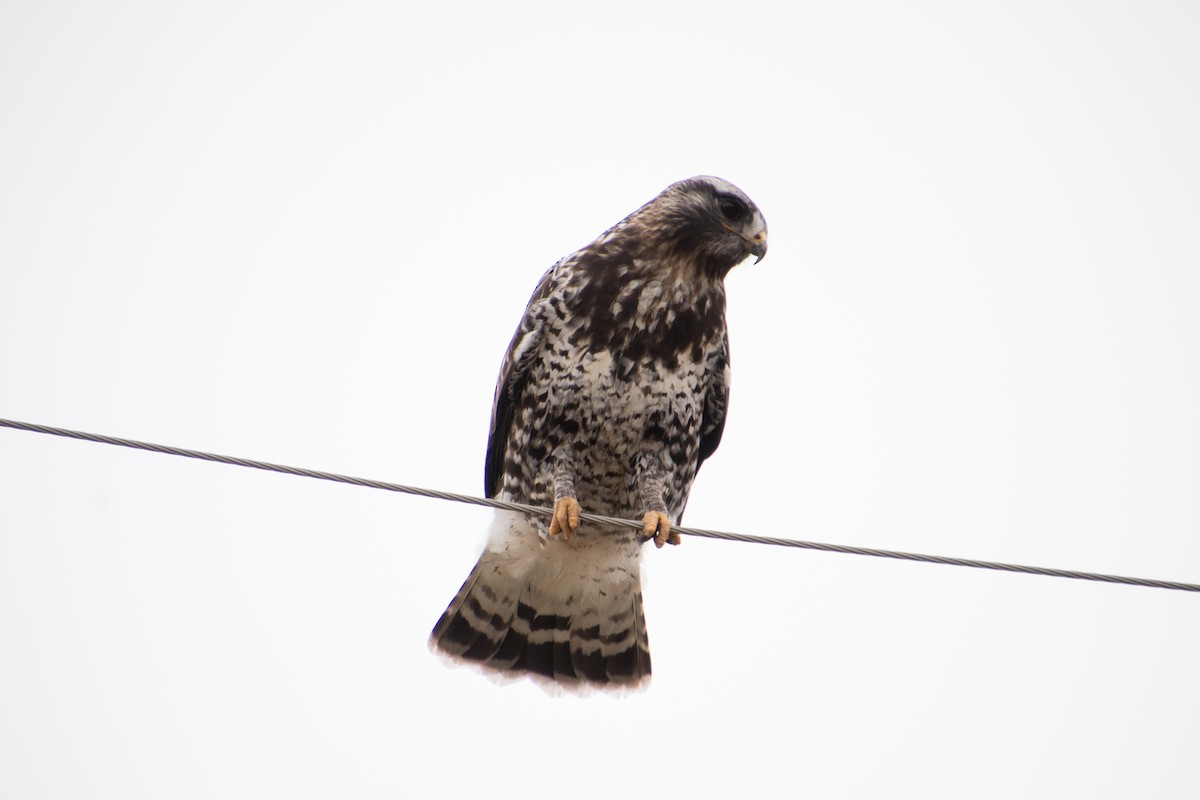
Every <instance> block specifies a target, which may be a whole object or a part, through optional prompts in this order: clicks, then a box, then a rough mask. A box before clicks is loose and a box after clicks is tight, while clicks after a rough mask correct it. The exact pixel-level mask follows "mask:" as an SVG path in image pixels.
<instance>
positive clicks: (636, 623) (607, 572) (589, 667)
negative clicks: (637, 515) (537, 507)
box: [429, 511, 650, 687]
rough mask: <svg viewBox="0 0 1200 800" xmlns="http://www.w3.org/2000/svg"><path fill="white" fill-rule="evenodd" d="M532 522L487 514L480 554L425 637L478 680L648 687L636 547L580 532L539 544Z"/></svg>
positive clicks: (613, 535)
mask: <svg viewBox="0 0 1200 800" xmlns="http://www.w3.org/2000/svg"><path fill="white" fill-rule="evenodd" d="M541 527H542V526H541V523H540V522H539V521H537V520H535V519H533V518H530V517H527V516H525V515H522V514H515V513H512V512H508V511H498V512H496V518H495V521H494V522H493V523H492V532H491V537H490V539H489V541H488V545H487V548H486V549H485V550H484V551H483V555H481V556H480V557H479V561H478V562H477V563H476V564H475V568H474V569H473V570H471V574H470V575H469V576H467V580H466V582H465V583H463V585H462V588H461V589H459V590H458V594H457V595H456V596H455V597H454V599H453V600H452V601H451V602H450V606H449V607H448V608H447V609H446V612H445V613H444V614H442V618H441V619H439V620H438V623H437V625H435V626H434V628H433V633H432V634H431V635H430V637H429V643H430V645H431V646H432V647H434V648H436V649H438V650H440V651H442V652H443V653H446V654H447V655H450V656H453V657H455V658H457V659H462V660H465V661H469V662H473V663H476V664H478V665H479V666H481V667H483V668H484V669H486V670H488V671H497V672H510V673H522V672H523V673H529V674H531V675H535V676H544V677H547V678H550V679H552V680H554V681H557V682H560V683H565V684H579V683H585V684H590V685H598V686H601V687H604V686H612V687H633V686H637V685H639V684H642V683H644V682H645V681H647V680H648V679H649V678H650V643H649V640H648V638H647V637H646V618H645V615H644V614H643V612H642V591H641V576H640V571H639V566H640V563H639V554H640V553H639V551H640V545H639V544H638V542H637V540H636V538H635V537H634V534H633V532H632V531H627V530H623V529H600V528H597V527H596V526H588V527H587V528H585V529H581V530H580V531H579V532H577V533H576V534H575V535H574V536H573V537H572V538H571V540H570V541H561V540H551V541H546V540H545V539H544V538H543V537H542V535H541V532H540V531H541Z"/></svg>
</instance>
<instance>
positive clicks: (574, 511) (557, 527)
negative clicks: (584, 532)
mask: <svg viewBox="0 0 1200 800" xmlns="http://www.w3.org/2000/svg"><path fill="white" fill-rule="evenodd" d="M582 511H583V509H582V508H581V507H580V506H579V501H578V500H576V499H575V470H574V468H572V467H571V464H570V463H569V462H568V461H567V460H566V459H565V458H559V459H558V465H557V466H556V467H555V468H554V516H553V517H551V518H550V535H551V536H557V535H558V534H560V533H561V534H562V535H563V539H564V540H565V539H570V538H571V534H572V533H574V532H575V530H576V529H577V528H578V527H579V515H580V513H581V512H582Z"/></svg>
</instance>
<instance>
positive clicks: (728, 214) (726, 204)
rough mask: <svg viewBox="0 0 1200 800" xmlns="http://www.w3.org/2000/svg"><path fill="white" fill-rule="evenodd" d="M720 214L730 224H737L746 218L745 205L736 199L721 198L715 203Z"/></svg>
mask: <svg viewBox="0 0 1200 800" xmlns="http://www.w3.org/2000/svg"><path fill="white" fill-rule="evenodd" d="M717 205H718V207H719V208H720V209H721V214H723V215H724V216H725V219H727V220H729V221H730V222H737V221H738V220H739V219H741V218H742V217H744V216H746V205H745V203H743V202H742V201H741V200H738V199H737V198H736V197H722V198H720V199H719V200H718V201H717Z"/></svg>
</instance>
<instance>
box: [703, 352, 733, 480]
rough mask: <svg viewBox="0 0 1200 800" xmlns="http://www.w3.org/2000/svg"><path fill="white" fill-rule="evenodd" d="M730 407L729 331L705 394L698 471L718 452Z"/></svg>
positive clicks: (715, 362) (714, 364)
mask: <svg viewBox="0 0 1200 800" xmlns="http://www.w3.org/2000/svg"><path fill="white" fill-rule="evenodd" d="M728 408H729V331H728V330H726V331H725V334H724V336H722V337H721V352H720V353H719V354H718V356H717V358H716V360H715V361H714V363H713V366H712V380H711V382H710V383H709V384H708V393H707V394H705V396H704V417H703V419H702V420H701V421H700V454H699V458H697V459H696V471H697V472H699V471H700V465H701V464H703V463H704V459H706V458H708V457H709V456H711V455H712V454H713V453H715V452H717V445H719V444H721V434H722V433H724V432H725V412H726V409H728Z"/></svg>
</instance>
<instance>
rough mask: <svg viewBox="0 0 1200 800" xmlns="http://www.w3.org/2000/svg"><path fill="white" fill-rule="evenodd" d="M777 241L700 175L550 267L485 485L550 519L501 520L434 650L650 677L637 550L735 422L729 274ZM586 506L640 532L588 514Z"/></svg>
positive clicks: (500, 405) (602, 675)
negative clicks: (728, 419)
mask: <svg viewBox="0 0 1200 800" xmlns="http://www.w3.org/2000/svg"><path fill="white" fill-rule="evenodd" d="M766 252H767V225H766V222H765V221H764V220H763V216H762V213H761V212H760V211H759V210H758V207H757V206H755V205H754V203H753V202H751V200H750V198H749V197H747V196H746V195H745V194H744V193H743V192H742V191H741V190H740V189H738V188H737V187H736V186H734V185H733V184H731V183H729V182H727V181H724V180H721V179H720V178H713V177H709V176H700V177H695V178H690V179H688V180H684V181H680V182H678V183H675V184H672V185H671V186H668V187H667V188H666V190H664V191H663V192H662V193H661V194H660V195H658V196H657V197H655V198H654V199H653V200H651V201H650V202H649V203H647V204H646V205H644V206H642V207H641V208H639V209H638V210H637V211H635V212H633V213H632V214H630V215H629V216H628V217H626V218H625V219H623V220H621V221H620V222H618V223H617V224H616V225H615V226H613V227H612V228H610V229H609V230H608V231H606V232H605V233H603V234H602V235H601V236H600V237H599V238H598V239H596V240H595V241H594V242H592V243H591V244H589V245H588V246H586V247H584V248H583V249H582V250H579V251H577V252H575V253H572V254H571V255H569V256H567V257H566V258H564V259H562V260H561V261H559V262H558V263H557V264H555V265H554V266H553V267H552V268H551V269H550V270H549V271H548V272H547V273H546V274H545V275H544V276H542V279H541V281H539V282H538V285H537V288H536V289H535V290H534V292H533V297H532V298H531V299H530V301H529V305H528V307H527V308H526V309H525V316H524V318H523V319H522V320H521V324H520V326H519V327H518V328H517V332H516V334H515V335H514V336H513V339H512V343H511V344H510V345H509V347H508V353H507V355H505V357H504V361H503V363H502V364H501V367H500V379H499V382H498V383H497V384H496V394H495V399H494V401H493V405H492V422H491V432H490V436H489V438H488V449H487V460H486V465H485V488H486V493H487V496H488V497H496V498H500V499H503V500H508V501H512V502H518V503H528V504H530V505H535V506H546V507H553V509H554V515H553V517H552V518H551V519H550V521H549V523H548V524H547V523H546V522H545V521H544V520H543V519H541V518H539V517H535V516H532V515H525V514H520V513H513V512H508V511H498V512H497V513H496V516H495V519H494V521H493V523H492V527H491V531H490V536H489V539H488V543H487V545H486V547H485V549H484V551H483V554H482V555H481V556H480V557H479V561H478V562H477V563H476V564H475V568H474V569H472V570H471V574H470V575H469V576H468V577H467V580H466V582H465V583H463V585H462V588H461V589H460V590H459V592H458V594H457V595H456V596H455V597H454V599H453V600H452V601H451V603H450V606H449V607H448V608H447V609H446V611H445V613H444V614H442V617H441V619H439V620H438V623H437V625H436V626H435V627H434V629H433V633H432V634H431V635H430V645H431V647H433V648H434V649H435V650H440V651H441V652H442V653H444V654H447V655H449V656H452V657H454V658H455V659H461V660H463V661H467V662H473V663H475V664H477V665H480V666H482V667H483V668H484V669H485V670H486V671H492V672H501V673H513V674H518V675H519V674H522V673H523V674H528V675H531V676H533V677H535V678H541V679H544V678H548V679H550V680H551V681H554V682H558V683H564V684H572V685H582V684H588V685H596V686H601V687H630V686H637V685H639V684H642V683H644V682H645V681H646V680H647V679H648V678H649V677H650V645H649V639H648V638H647V635H646V619H645V615H644V614H643V611H642V593H641V573H640V554H641V545H642V544H643V543H644V542H646V541H650V540H653V541H654V543H655V545H656V546H658V547H662V546H663V545H664V544H666V543H670V544H679V534H678V533H675V532H672V529H671V528H672V525H675V524H678V523H679V520H680V518H681V517H682V515H683V510H684V506H685V505H686V504H687V499H688V492H689V491H690V489H691V486H692V481H693V479H694V478H695V477H696V471H697V470H698V469H699V468H700V465H701V464H703V463H704V460H705V459H706V458H708V457H709V456H711V455H712V454H713V452H714V451H715V450H716V449H717V445H718V444H719V443H720V441H721V433H722V431H723V430H724V427H725V409H726V405H727V403H728V399H729V338H728V332H727V330H726V325H725V284H724V280H725V276H726V275H727V274H728V273H729V271H730V270H731V269H732V268H733V267H734V266H736V265H737V264H739V263H740V262H742V261H743V260H745V259H746V258H747V257H748V256H756V257H757V259H758V260H761V259H762V257H763V256H764V255H765V254H766ZM756 263H757V261H756ZM583 509H587V510H588V511H589V512H591V513H595V514H600V515H604V516H612V517H622V518H630V517H633V518H637V519H640V520H641V522H642V530H641V533H640V535H639V533H638V532H636V531H633V530H629V529H626V528H618V527H612V526H605V525H599V524H592V523H585V524H582V525H581V524H580V518H579V515H580V513H581V512H582V510H583Z"/></svg>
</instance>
